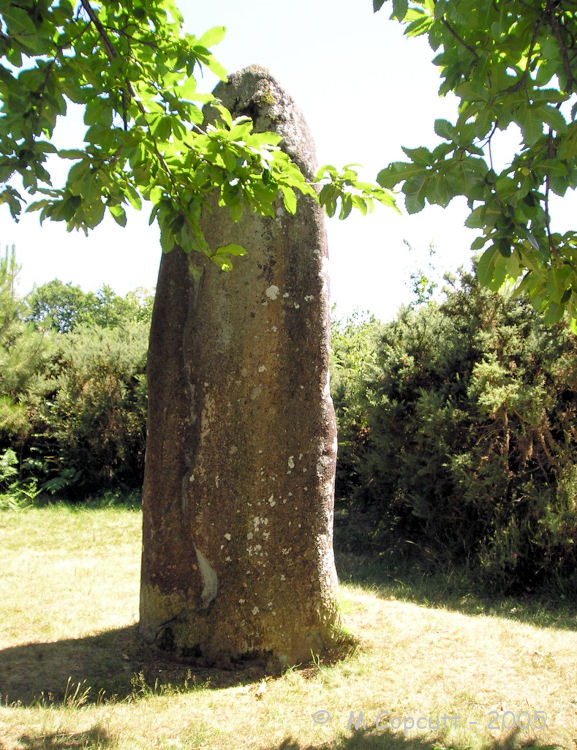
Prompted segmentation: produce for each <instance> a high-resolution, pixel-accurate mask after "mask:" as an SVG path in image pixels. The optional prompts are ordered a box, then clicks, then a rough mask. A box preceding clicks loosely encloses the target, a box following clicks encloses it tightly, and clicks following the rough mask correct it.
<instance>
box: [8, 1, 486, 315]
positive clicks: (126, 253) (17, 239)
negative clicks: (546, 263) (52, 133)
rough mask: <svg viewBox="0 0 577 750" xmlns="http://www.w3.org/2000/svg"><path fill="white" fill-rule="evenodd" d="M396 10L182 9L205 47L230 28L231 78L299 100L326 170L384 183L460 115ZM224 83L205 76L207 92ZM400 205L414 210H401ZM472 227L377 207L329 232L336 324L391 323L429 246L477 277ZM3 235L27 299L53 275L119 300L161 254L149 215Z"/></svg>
mask: <svg viewBox="0 0 577 750" xmlns="http://www.w3.org/2000/svg"><path fill="white" fill-rule="evenodd" d="M388 5H389V4H388V3H387V4H385V7H384V8H383V11H381V12H380V13H378V14H373V12H372V2H371V0H291V2H290V3H281V2H274V1H273V2H271V0H243V2H238V0H210V2H193V1H192V0H184V2H182V3H181V5H180V7H181V10H182V12H183V14H184V17H185V23H186V27H187V30H188V31H190V32H191V33H194V34H196V35H197V36H200V35H201V34H202V33H203V32H204V31H206V30H207V29H208V28H211V27H212V26H216V25H224V26H226V28H227V34H226V37H225V40H224V42H222V43H221V44H220V45H219V46H218V47H216V48H215V49H214V52H215V55H216V57H217V58H218V59H219V60H220V62H222V63H223V64H224V66H225V67H226V68H227V69H228V70H229V71H231V72H232V71H234V70H238V69H240V68H243V67H245V66H247V65H251V64H259V65H264V66H265V67H267V68H268V69H269V70H270V71H271V73H272V74H273V75H274V76H275V77H276V78H277V79H278V80H279V82H280V83H281V84H282V85H283V86H284V87H285V88H286V89H287V90H288V91H289V93H290V94H291V95H292V97H293V98H294V99H295V101H296V102H297V104H298V106H299V107H300V109H301V110H302V112H303V113H304V115H305V118H306V120H307V122H308V124H309V127H310V129H311V132H312V134H313V137H314V139H315V142H316V146H317V156H318V162H319V164H325V163H330V164H334V165H335V166H337V167H341V166H342V165H344V164H347V163H358V164H362V165H363V170H362V171H361V175H362V177H364V178H367V179H371V180H373V179H375V178H376V175H377V173H378V171H379V170H380V169H381V168H382V167H383V166H385V165H386V164H387V163H389V162H390V161H392V160H395V159H402V158H403V153H402V151H401V146H402V145H405V146H409V147H413V146H417V145H429V146H430V145H433V144H434V143H436V140H437V139H436V136H435V135H434V133H433V123H434V120H435V119H436V118H438V117H445V118H446V119H451V120H452V119H454V111H455V103H454V101H450V100H448V99H444V100H442V99H439V98H438V96H437V89H438V85H439V79H438V74H437V71H436V69H435V67H434V66H433V65H432V64H431V59H432V57H433V53H432V50H431V49H430V48H429V46H428V44H427V42H426V41H425V40H424V39H407V38H405V37H403V34H402V27H401V26H400V25H399V24H398V23H397V22H396V21H392V20H389V18H388V15H389V12H390V10H389V8H388V7H387V6H388ZM214 83H215V81H214V80H213V79H212V78H207V79H205V80H204V81H202V83H201V85H202V86H203V87H204V88H206V89H210V88H212V86H213V84H214ZM81 128H82V123H81V120H79V119H78V118H74V117H71V118H70V120H69V122H67V123H66V124H65V125H64V126H63V128H62V129H61V131H60V138H62V140H63V141H64V142H66V143H67V145H68V144H69V145H73V142H74V141H78V137H79V135H80V136H81V134H82V131H81ZM399 204H400V206H401V208H403V201H402V199H401V200H400V201H399ZM466 216H467V209H466V206H465V203H464V201H463V202H461V203H455V205H451V206H450V207H449V208H448V209H441V208H438V207H434V208H427V209H425V210H424V211H423V212H422V213H421V214H418V215H416V216H412V217H408V216H406V215H402V216H399V215H397V214H395V212H394V211H392V210H391V209H387V208H384V207H381V206H377V207H376V208H375V211H374V213H373V214H371V215H369V216H367V217H361V216H352V217H349V219H347V220H346V221H345V222H340V221H338V220H337V219H334V220H330V221H328V222H327V231H328V236H329V250H330V256H331V263H330V271H331V291H332V301H333V303H334V304H335V305H336V310H337V315H338V316H344V315H348V314H350V313H351V312H352V311H353V310H355V309H356V308H358V309H360V310H369V311H371V312H372V313H374V314H375V315H377V316H378V317H380V318H382V319H389V318H391V317H392V316H394V314H395V312H396V310H397V309H398V307H399V305H400V304H401V303H402V302H406V301H408V300H409V299H410V289H409V277H410V274H411V272H412V271H415V270H416V269H417V267H419V266H422V267H424V266H425V265H426V264H427V262H428V252H429V246H430V244H431V243H433V244H434V246H435V248H436V254H435V256H434V261H433V262H434V264H435V265H436V266H437V268H438V269H439V271H440V272H441V273H442V272H444V271H447V270H454V269H456V268H457V267H458V266H459V265H465V266H468V265H469V259H470V256H471V253H470V250H469V245H470V243H471V241H472V239H473V238H474V236H475V235H474V234H473V233H472V232H471V231H470V230H467V229H465V228H464V221H465V218H466ZM2 229H3V231H2V236H1V238H0V241H1V242H2V246H10V245H12V244H14V245H15V247H16V255H17V260H18V262H19V264H20V265H21V266H22V271H21V275H20V290H21V291H22V292H27V291H29V290H30V289H31V288H32V287H33V285H34V284H37V285H38V284H42V283H44V282H46V281H49V280H51V279H53V278H59V279H61V280H62V281H65V282H66V281H70V282H72V283H75V284H79V285H81V286H82V287H83V288H84V289H86V290H88V289H93V290H94V289H97V288H98V287H99V286H101V285H102V284H109V285H110V286H111V287H112V288H113V289H115V290H116V291H117V292H118V293H120V294H125V293H126V292H128V291H130V290H132V289H135V288H136V287H139V286H142V287H146V288H153V287H154V285H155V283H156V275H157V270H158V263H159V259H160V246H159V241H158V231H157V229H156V227H155V226H154V225H153V226H152V227H149V226H148V211H147V208H146V207H144V209H143V211H142V212H141V213H140V214H136V213H132V214H130V216H129V222H128V226H127V227H126V229H122V228H120V227H118V226H117V225H116V224H114V222H113V221H112V220H111V219H107V220H105V222H103V224H101V225H100V226H99V227H98V228H97V229H96V230H94V231H93V232H92V234H91V235H90V236H89V237H88V238H85V237H84V235H83V234H80V233H77V232H74V233H72V234H69V233H67V232H66V230H65V228H64V226H62V225H59V224H50V223H49V222H46V223H45V224H44V225H43V226H40V225H39V223H38V217H37V215H36V214H32V215H28V216H26V217H24V218H23V219H22V220H21V222H20V224H18V225H16V224H14V223H13V222H12V221H11V219H10V217H9V214H8V211H7V209H5V208H4V209H2ZM406 243H408V244H409V245H411V246H412V248H413V251H412V252H410V251H409V250H408V249H407V244H406Z"/></svg>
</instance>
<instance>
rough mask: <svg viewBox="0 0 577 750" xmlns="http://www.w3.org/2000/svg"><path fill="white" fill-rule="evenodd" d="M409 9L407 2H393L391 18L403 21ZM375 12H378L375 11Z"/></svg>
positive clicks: (400, 0) (406, 0) (394, 0)
mask: <svg viewBox="0 0 577 750" xmlns="http://www.w3.org/2000/svg"><path fill="white" fill-rule="evenodd" d="M408 9H409V2H408V0H393V15H392V17H393V18H396V19H397V20H398V21H403V20H404V18H405V16H406V15H407V10H408ZM375 10H378V8H377V9H375Z"/></svg>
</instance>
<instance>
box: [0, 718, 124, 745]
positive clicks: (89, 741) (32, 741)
mask: <svg viewBox="0 0 577 750" xmlns="http://www.w3.org/2000/svg"><path fill="white" fill-rule="evenodd" d="M18 743H19V744H20V745H21V746H22V747H23V748H25V750H75V749H76V748H78V750H85V749H86V748H90V750H97V749H98V750H101V749H102V748H106V747H109V746H110V745H111V744H112V739H111V738H110V737H109V735H108V732H106V730H105V729H103V728H102V727H101V726H100V725H99V724H96V725H95V726H94V727H92V729H89V730H88V731H86V732H76V733H74V734H70V733H69V732H54V733H52V734H37V735H34V734H24V735H22V736H21V737H19V738H18ZM3 747H4V746H3V745H2V740H0V750H3Z"/></svg>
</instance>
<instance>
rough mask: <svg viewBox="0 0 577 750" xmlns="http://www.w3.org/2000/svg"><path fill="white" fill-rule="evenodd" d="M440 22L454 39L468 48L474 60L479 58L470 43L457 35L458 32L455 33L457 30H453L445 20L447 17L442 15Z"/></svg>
mask: <svg viewBox="0 0 577 750" xmlns="http://www.w3.org/2000/svg"><path fill="white" fill-rule="evenodd" d="M441 22H442V24H443V26H445V27H446V28H447V29H448V30H449V31H450V32H451V34H452V35H453V36H454V37H455V39H456V40H457V41H458V42H459V43H460V44H462V45H463V47H465V49H468V50H469V52H470V53H471V54H472V55H473V57H474V58H475V60H478V59H479V55H478V54H477V51H476V50H475V48H474V47H471V45H470V44H467V42H466V41H465V40H464V39H462V38H461V37H460V36H459V34H457V32H456V31H455V29H454V28H453V27H452V26H451V24H450V23H449V22H448V21H447V19H446V18H445V17H444V16H443V18H441Z"/></svg>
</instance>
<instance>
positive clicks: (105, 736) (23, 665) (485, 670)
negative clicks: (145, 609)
mask: <svg viewBox="0 0 577 750" xmlns="http://www.w3.org/2000/svg"><path fill="white" fill-rule="evenodd" d="M140 521H141V518H140V513H139V512H138V511H134V510H132V511H130V510H124V509H118V508H108V509H99V510H85V509H84V510H73V509H71V508H69V507H67V506H53V507H45V508H36V509H30V510H26V511H22V512H18V511H1V512H0V748H1V750H8V749H10V750H16V749H19V750H20V749H21V750H31V749H40V748H51V749H52V750H56V749H60V748H106V749H108V748H111V749H116V748H118V749H119V750H120V749H132V748H143V749H146V750H149V749H152V748H164V749H165V750H176V748H211V749H212V748H216V749H217V750H218V749H223V750H232V749H233V748H256V749H257V750H258V749H262V750H264V749H265V748H266V749H271V750H272V749H273V748H278V749H279V750H280V749H281V748H282V749H283V750H305V748H319V749H320V748H327V749H328V748H337V750H338V749H343V750H344V749H345V748H346V749H348V748H351V749H354V748H393V750H401V748H402V749H403V750H404V749H406V750H409V749H412V748H419V749H420V750H434V749H435V748H439V749H444V748H455V749H456V748H459V749H463V750H464V749H465V748H472V749H476V748H515V747H534V748H542V749H544V748H564V749H566V750H577V606H572V605H569V604H564V605H563V606H551V605H549V606H545V605H543V604H541V603H539V602H530V601H524V600H523V601H521V600H519V601H514V600H506V601H505V600H501V601H491V602H488V601H484V600H482V599H479V598H478V597H476V596H475V594H474V593H472V592H469V591H467V590H465V589H459V588H458V587H457V588H455V587H454V586H453V587H451V586H450V585H449V584H446V582H445V584H444V585H441V584H439V582H438V581H437V582H435V583H434V585H431V582H430V581H429V582H426V581H424V580H420V581H413V582H410V581H407V580H401V579H399V578H397V579H390V580H387V578H386V575H385V576H383V577H382V581H381V583H376V582H375V580H374V576H373V581H372V583H371V582H370V580H369V579H370V576H371V573H370V570H369V572H368V573H367V570H366V569H365V567H363V566H364V565H365V563H364V562H363V561H358V560H355V559H350V558H349V559H347V558H344V557H343V558H341V560H340V566H339V569H340V573H341V575H342V578H343V579H344V580H345V581H346V582H345V583H343V585H342V590H341V599H342V610H343V616H344V621H345V625H346V627H347V628H348V629H349V630H350V631H352V632H353V633H354V634H355V635H356V636H357V637H358V638H359V646H358V648H357V649H356V651H355V652H354V653H353V654H352V655H350V656H348V657H347V658H345V659H343V660H342V661H339V662H338V663H336V664H332V665H330V664H323V663H319V662H318V661H317V662H316V663H314V664H312V665H308V666H304V667H302V668H300V669H293V670H289V671H287V672H286V673H284V674H283V675H282V676H276V677H273V676H270V675H266V674H262V673H258V672H256V671H254V670H251V669H246V670H245V671H239V672H231V671H228V672H225V671H210V670H194V669H191V668H190V666H189V665H187V664H184V663H174V662H171V661H169V660H166V659H162V658H159V657H158V655H154V656H153V655H151V654H150V653H149V652H148V651H147V650H146V649H145V648H144V647H143V646H142V644H141V643H140V642H139V640H138V637H137V634H136V627H135V626H136V622H137V617H138V589H139V562H140ZM381 572H382V571H381ZM561 604H562V603H561ZM361 712H362V716H361ZM519 725H520V727H521V728H519Z"/></svg>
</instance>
